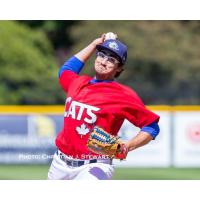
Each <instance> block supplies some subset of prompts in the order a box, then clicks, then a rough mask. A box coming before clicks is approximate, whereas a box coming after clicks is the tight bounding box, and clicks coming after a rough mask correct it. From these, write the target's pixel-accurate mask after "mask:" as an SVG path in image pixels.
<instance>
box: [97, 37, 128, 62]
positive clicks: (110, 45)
mask: <svg viewBox="0 0 200 200" xmlns="http://www.w3.org/2000/svg"><path fill="white" fill-rule="evenodd" d="M96 49H97V50H98V51H102V50H108V51H110V52H111V53H113V54H114V55H116V56H117V58H119V61H120V63H121V64H122V65H124V64H125V62H126V59H127V46H126V45H125V44H123V43H122V42H120V41H119V40H113V39H109V40H105V41H104V42H103V44H100V45H97V46H96Z"/></svg>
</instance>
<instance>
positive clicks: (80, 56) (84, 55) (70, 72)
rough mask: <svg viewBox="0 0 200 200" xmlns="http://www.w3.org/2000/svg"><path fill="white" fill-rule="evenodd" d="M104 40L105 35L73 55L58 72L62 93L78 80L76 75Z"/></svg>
mask: <svg viewBox="0 0 200 200" xmlns="http://www.w3.org/2000/svg"><path fill="white" fill-rule="evenodd" d="M104 39H105V34H102V36H101V37H100V38H97V39H95V40H94V41H93V42H91V43H90V44H89V45H88V46H87V47H85V48H84V49H83V50H81V51H80V52H78V53H77V54H75V55H74V56H73V57H71V58H70V59H69V60H67V61H66V62H65V63H64V65H63V66H62V67H61V68H60V70H59V81H60V84H61V86H62V88H63V90H64V91H66V92H67V91H68V88H69V85H70V84H71V83H72V82H73V80H75V79H76V78H78V74H79V73H80V71H81V69H82V68H83V66H84V64H85V62H86V61H87V60H88V59H89V58H90V57H91V55H92V54H93V53H94V51H95V50H96V46H97V45H99V44H102V43H103V42H104Z"/></svg>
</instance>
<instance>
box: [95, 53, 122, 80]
mask: <svg viewBox="0 0 200 200" xmlns="http://www.w3.org/2000/svg"><path fill="white" fill-rule="evenodd" d="M119 65H120V62H119V61H118V60H117V59H116V58H115V57H114V56H113V55H112V54H111V53H109V52H106V51H102V52H97V58H96V60H95V66H94V68H95V71H96V78H98V79H101V80H110V79H113V78H114V76H115V74H116V73H117V72H119V71H121V67H120V66H119Z"/></svg>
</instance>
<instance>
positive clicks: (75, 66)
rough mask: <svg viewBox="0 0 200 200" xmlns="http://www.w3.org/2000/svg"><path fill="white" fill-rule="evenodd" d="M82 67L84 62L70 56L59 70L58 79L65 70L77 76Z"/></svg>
mask: <svg viewBox="0 0 200 200" xmlns="http://www.w3.org/2000/svg"><path fill="white" fill-rule="evenodd" d="M83 66H84V62H82V61H81V60H79V59H78V58H77V57H76V56H72V57H71V58H70V59H69V60H67V61H66V62H65V63H64V65H63V66H62V67H61V68H60V70H59V73H58V75H59V77H60V76H61V74H62V73H63V71H65V70H70V71H72V72H74V73H76V74H79V73H80V71H81V69H82V68H83Z"/></svg>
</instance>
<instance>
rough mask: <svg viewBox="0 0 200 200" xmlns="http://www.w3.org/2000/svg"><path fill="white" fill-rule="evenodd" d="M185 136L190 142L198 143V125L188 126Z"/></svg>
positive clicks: (199, 138) (199, 137)
mask: <svg viewBox="0 0 200 200" xmlns="http://www.w3.org/2000/svg"><path fill="white" fill-rule="evenodd" d="M187 135H188V137H189V139H190V140H191V141H192V142H198V143H200V123H199V124H191V125H189V127H188V129H187Z"/></svg>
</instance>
